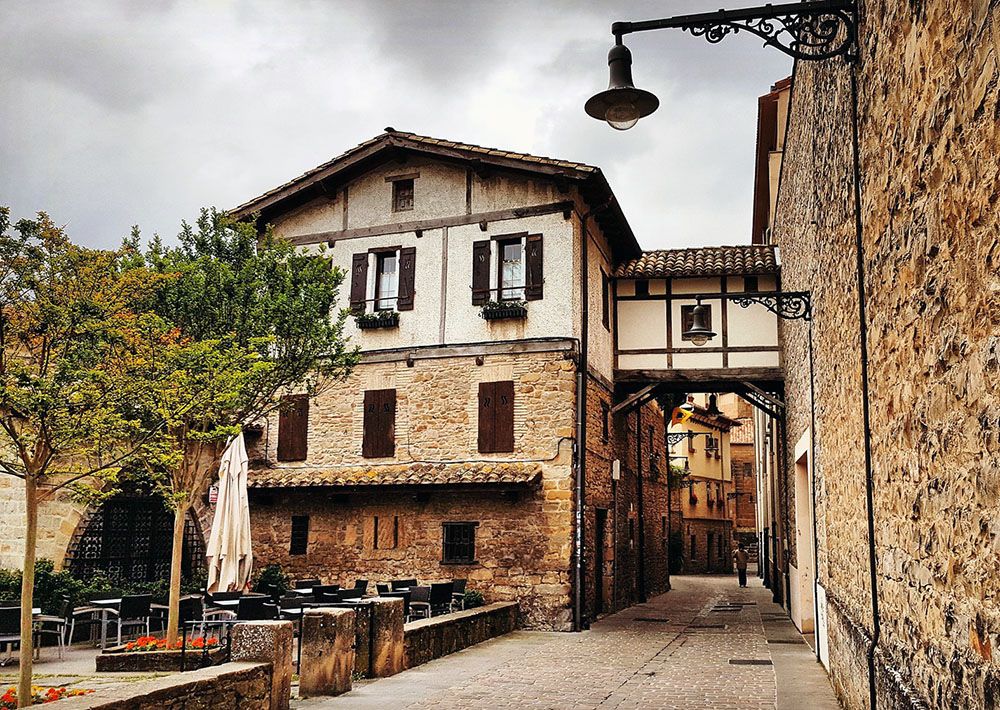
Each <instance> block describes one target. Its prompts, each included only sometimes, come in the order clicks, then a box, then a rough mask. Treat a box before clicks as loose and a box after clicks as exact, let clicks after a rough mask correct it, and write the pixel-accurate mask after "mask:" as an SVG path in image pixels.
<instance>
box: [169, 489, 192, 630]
mask: <svg viewBox="0 0 1000 710" xmlns="http://www.w3.org/2000/svg"><path fill="white" fill-rule="evenodd" d="M188 508H189V504H188V503H187V501H179V502H178V503H177V505H176V507H175V508H174V540H173V548H172V554H171V556H170V598H169V600H168V602H167V606H168V611H167V643H169V644H171V645H173V644H174V643H176V642H177V640H178V638H179V637H180V635H179V633H178V622H179V621H180V604H181V560H182V557H183V553H184V524H185V523H186V522H187V512H188Z"/></svg>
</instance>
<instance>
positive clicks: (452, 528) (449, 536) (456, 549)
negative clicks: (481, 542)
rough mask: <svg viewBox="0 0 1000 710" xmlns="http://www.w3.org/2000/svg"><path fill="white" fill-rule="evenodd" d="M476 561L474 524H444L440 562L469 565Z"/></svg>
mask: <svg viewBox="0 0 1000 710" xmlns="http://www.w3.org/2000/svg"><path fill="white" fill-rule="evenodd" d="M475 559H476V523H444V551H443V557H442V562H451V563H458V564H462V563H471V562H473V561H475Z"/></svg>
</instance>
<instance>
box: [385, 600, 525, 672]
mask: <svg viewBox="0 0 1000 710" xmlns="http://www.w3.org/2000/svg"><path fill="white" fill-rule="evenodd" d="M517 621H518V611H517V604H516V603H514V602H500V603H496V604H488V605H487V606H484V607H479V608H477V609H467V610H464V611H456V612H454V613H451V614H447V615H445V616H434V617H431V618H429V619H419V620H418V621H413V622H411V623H409V624H407V625H406V627H405V629H404V631H403V633H404V637H405V642H404V643H405V651H404V656H403V667H404V668H413V667H414V666H418V665H420V664H421V663H427V662H428V661H433V660H434V659H435V658H440V657H441V656H446V655H448V654H449V653H455V652H456V651H461V650H462V649H463V648H468V647H469V646H474V645H475V644H477V643H482V642H483V641H488V640H489V639H491V638H496V637H497V636H503V635H504V634H509V633H510V632H511V631H513V630H514V629H516V628H517Z"/></svg>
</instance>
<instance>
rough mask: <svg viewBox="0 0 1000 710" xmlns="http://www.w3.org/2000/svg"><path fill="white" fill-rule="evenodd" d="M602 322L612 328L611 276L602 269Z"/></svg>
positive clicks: (606, 326) (607, 327) (608, 328)
mask: <svg viewBox="0 0 1000 710" xmlns="http://www.w3.org/2000/svg"><path fill="white" fill-rule="evenodd" d="M601 322H602V323H604V327H605V328H606V329H607V330H611V278H610V277H609V276H608V275H607V274H606V273H604V269H601Z"/></svg>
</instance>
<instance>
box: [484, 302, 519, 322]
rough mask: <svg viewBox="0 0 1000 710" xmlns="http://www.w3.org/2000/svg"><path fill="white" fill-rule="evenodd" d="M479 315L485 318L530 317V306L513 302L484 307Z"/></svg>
mask: <svg viewBox="0 0 1000 710" xmlns="http://www.w3.org/2000/svg"><path fill="white" fill-rule="evenodd" d="M479 315H481V316H482V317H483V320H509V319H521V318H527V317H528V307H527V306H524V305H521V304H512V305H509V306H503V307H494V308H484V309H483V310H482V311H480V313H479Z"/></svg>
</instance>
